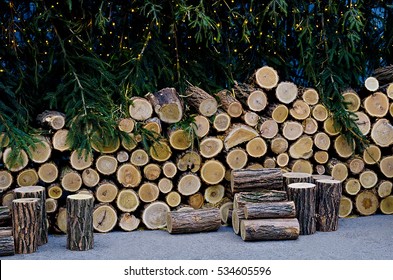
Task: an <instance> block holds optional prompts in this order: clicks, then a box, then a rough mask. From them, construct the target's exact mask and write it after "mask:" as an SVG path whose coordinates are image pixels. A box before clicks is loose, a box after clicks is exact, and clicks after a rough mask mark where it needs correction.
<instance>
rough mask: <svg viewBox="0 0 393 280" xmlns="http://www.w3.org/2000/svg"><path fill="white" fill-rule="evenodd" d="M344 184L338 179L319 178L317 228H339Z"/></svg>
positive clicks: (327, 229)
mask: <svg viewBox="0 0 393 280" xmlns="http://www.w3.org/2000/svg"><path fill="white" fill-rule="evenodd" d="M341 193H342V185H341V182H340V181H338V180H317V200H316V213H317V230H318V231H335V230H337V229H338V216H339V211H340V200H341Z"/></svg>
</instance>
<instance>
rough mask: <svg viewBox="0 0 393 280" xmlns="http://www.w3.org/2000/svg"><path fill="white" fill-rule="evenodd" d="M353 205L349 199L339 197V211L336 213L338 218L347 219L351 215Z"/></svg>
mask: <svg viewBox="0 0 393 280" xmlns="http://www.w3.org/2000/svg"><path fill="white" fill-rule="evenodd" d="M352 209H353V203H352V200H351V199H350V198H349V197H346V196H344V195H343V196H341V200H340V209H339V211H338V216H339V217H340V218H345V217H348V216H349V215H350V214H351V213H352Z"/></svg>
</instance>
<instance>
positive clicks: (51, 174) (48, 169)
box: [37, 162, 59, 183]
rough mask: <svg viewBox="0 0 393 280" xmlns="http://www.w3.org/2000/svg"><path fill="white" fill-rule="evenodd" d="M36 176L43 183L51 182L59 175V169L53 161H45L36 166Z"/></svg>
mask: <svg viewBox="0 0 393 280" xmlns="http://www.w3.org/2000/svg"><path fill="white" fill-rule="evenodd" d="M37 174H38V177H39V179H40V180H42V181H43V182H45V183H53V182H54V181H55V180H56V179H57V178H58V176H59V169H58V168H57V165H56V164H55V163H53V162H47V163H44V164H42V165H40V167H39V168H38V172H37Z"/></svg>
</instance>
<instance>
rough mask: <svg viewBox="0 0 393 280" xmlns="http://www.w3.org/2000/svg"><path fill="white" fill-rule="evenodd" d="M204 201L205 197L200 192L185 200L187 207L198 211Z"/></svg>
mask: <svg viewBox="0 0 393 280" xmlns="http://www.w3.org/2000/svg"><path fill="white" fill-rule="evenodd" d="M204 201H205V197H204V196H203V194H202V193H200V192H197V193H194V194H193V195H190V196H189V197H188V199H187V202H188V205H189V206H191V207H192V209H200V208H201V207H202V206H203V203H204Z"/></svg>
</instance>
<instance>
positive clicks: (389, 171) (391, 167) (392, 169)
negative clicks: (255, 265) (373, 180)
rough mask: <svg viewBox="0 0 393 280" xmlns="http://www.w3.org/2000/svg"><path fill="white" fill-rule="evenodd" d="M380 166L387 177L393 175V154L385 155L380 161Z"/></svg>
mask: <svg viewBox="0 0 393 280" xmlns="http://www.w3.org/2000/svg"><path fill="white" fill-rule="evenodd" d="M379 168H380V170H381V172H382V174H383V175H385V176H386V177H387V178H392V177H393V156H387V157H384V158H383V159H382V160H381V162H380V163H379Z"/></svg>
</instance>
